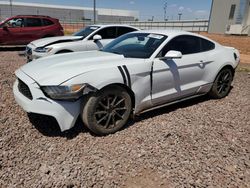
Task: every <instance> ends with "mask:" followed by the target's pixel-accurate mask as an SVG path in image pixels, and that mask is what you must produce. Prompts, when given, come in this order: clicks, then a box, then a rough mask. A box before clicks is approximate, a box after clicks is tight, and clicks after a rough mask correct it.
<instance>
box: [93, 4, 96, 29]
mask: <svg viewBox="0 0 250 188" xmlns="http://www.w3.org/2000/svg"><path fill="white" fill-rule="evenodd" d="M93 1H94V24H96V0H93Z"/></svg>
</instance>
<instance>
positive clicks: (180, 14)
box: [178, 13, 182, 21]
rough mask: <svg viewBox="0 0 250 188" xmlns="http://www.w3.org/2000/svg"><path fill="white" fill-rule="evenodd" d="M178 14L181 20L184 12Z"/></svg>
mask: <svg viewBox="0 0 250 188" xmlns="http://www.w3.org/2000/svg"><path fill="white" fill-rule="evenodd" d="M178 16H179V21H180V20H181V16H182V13H179V14H178Z"/></svg>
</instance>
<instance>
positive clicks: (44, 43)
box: [26, 25, 138, 61]
mask: <svg viewBox="0 0 250 188" xmlns="http://www.w3.org/2000/svg"><path fill="white" fill-rule="evenodd" d="M137 30H138V29H137V28H135V27H131V26H128V25H91V26H88V27H86V28H84V29H82V30H80V31H78V32H76V33H75V34H73V36H63V37H50V38H46V39H40V40H36V41H33V42H31V43H30V44H28V45H27V48H26V56H27V59H28V61H31V60H33V59H38V58H40V57H45V56H48V55H53V54H60V53H67V52H77V51H88V50H98V49H100V48H102V47H103V46H104V45H106V44H108V43H109V42H111V41H112V40H113V39H115V38H117V37H119V36H121V35H123V34H126V33H129V32H132V31H137Z"/></svg>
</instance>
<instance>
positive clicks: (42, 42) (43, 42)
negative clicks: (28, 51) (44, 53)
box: [31, 36, 83, 47]
mask: <svg viewBox="0 0 250 188" xmlns="http://www.w3.org/2000/svg"><path fill="white" fill-rule="evenodd" d="M82 38H83V37H82V36H59V37H47V38H43V39H38V40H35V41H32V42H31V44H32V45H33V46H35V47H46V46H49V45H52V44H58V43H62V42H73V41H77V40H82Z"/></svg>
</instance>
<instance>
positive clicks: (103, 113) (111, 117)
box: [82, 86, 132, 135]
mask: <svg viewBox="0 0 250 188" xmlns="http://www.w3.org/2000/svg"><path fill="white" fill-rule="evenodd" d="M131 110H132V101H131V97H130V95H129V94H128V92H127V91H126V90H125V89H124V88H122V87H119V86H112V87H107V88H105V89H103V90H101V91H99V92H97V93H95V94H94V95H93V96H91V97H90V98H89V100H88V101H87V103H86V104H85V106H84V109H83V112H82V119H83V122H84V123H85V125H86V126H87V127H88V128H89V129H90V130H91V131H92V132H94V133H95V134H97V135H107V134H112V133H115V132H116V131H118V130H120V129H121V128H122V127H123V126H124V125H125V124H126V123H127V121H128V119H129V116H130V113H131Z"/></svg>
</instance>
